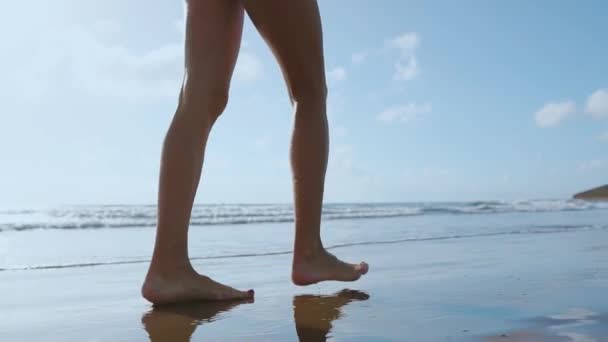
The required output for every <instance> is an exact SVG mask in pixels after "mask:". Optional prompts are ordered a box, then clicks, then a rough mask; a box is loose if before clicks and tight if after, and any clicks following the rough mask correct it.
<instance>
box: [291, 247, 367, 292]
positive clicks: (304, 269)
mask: <svg viewBox="0 0 608 342" xmlns="http://www.w3.org/2000/svg"><path fill="white" fill-rule="evenodd" d="M368 270H369V266H368V265H367V264H366V263H364V262H362V263H360V264H349V263H346V262H344V261H341V260H340V259H338V258H336V257H335V256H334V255H333V254H331V253H329V252H327V251H325V250H323V251H322V252H319V253H317V254H315V255H313V256H310V257H308V258H297V259H296V258H294V261H293V269H292V272H291V280H292V281H293V283H294V284H296V285H301V286H304V285H311V284H316V283H318V282H320V281H325V280H337V281H355V280H357V279H359V278H361V276H362V275H364V274H366V273H367V271H368Z"/></svg>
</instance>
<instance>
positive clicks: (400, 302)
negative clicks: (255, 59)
mask: <svg viewBox="0 0 608 342" xmlns="http://www.w3.org/2000/svg"><path fill="white" fill-rule="evenodd" d="M125 248H128V244H125ZM334 252H335V253H336V254H337V255H339V256H341V257H344V258H345V259H349V260H353V261H358V260H360V259H363V258H364V259H365V260H367V261H368V262H369V263H370V265H371V270H370V273H369V274H368V275H367V276H366V277H365V278H364V279H362V280H360V281H359V282H356V283H350V284H341V283H326V284H320V285H313V286H309V287H296V286H293V285H291V284H290V282H289V266H290V256H289V255H274V256H260V257H242V258H227V259H212V260H205V261H204V262H201V261H197V262H195V266H196V267H197V269H199V270H201V271H203V270H204V271H205V273H206V274H208V275H210V276H212V277H214V278H217V279H218V280H221V281H224V282H226V283H229V284H232V285H235V286H237V287H241V288H255V290H256V298H255V301H249V302H233V303H192V304H188V305H174V306H168V307H162V308H152V306H151V305H149V304H148V303H147V302H146V301H145V300H143V299H142V298H141V297H140V296H139V286H140V281H141V279H142V278H143V275H144V273H145V267H146V265H144V264H132V265H111V266H97V267H79V268H66V269H49V270H30V271H4V272H0V341H34V340H35V341H39V340H44V341H148V340H152V341H188V340H192V341H203V340H204V341H208V340H210V341H215V340H220V341H297V340H298V339H300V340H301V341H324V340H326V339H330V338H331V339H332V340H336V341H608V315H607V313H608V295H606V293H607V290H608V262H607V260H608V232H605V231H579V232H573V233H554V234H537V235H510V236H488V237H476V238H462V239H452V240H437V241H417V242H401V243H391V244H380V245H363V246H350V247H344V248H338V249H335V250H334Z"/></svg>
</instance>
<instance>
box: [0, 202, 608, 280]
mask: <svg viewBox="0 0 608 342" xmlns="http://www.w3.org/2000/svg"><path fill="white" fill-rule="evenodd" d="M324 210H325V219H324V221H323V238H324V243H325V245H326V246H328V247H330V248H344V247H347V246H351V245H367V244H372V245H373V244H390V243H399V242H403V241H424V240H446V239H448V240H450V239H463V238H473V237H479V236H494V235H496V236H507V235H514V234H528V235H532V234H545V233H559V232H566V231H588V230H608V206H607V205H605V204H599V203H589V202H582V201H571V200H564V201H561V200H551V201H549V200H547V201H522V202H467V203H426V204H425V203H409V204H339V205H328V206H326V208H325V209H324ZM153 211H154V207H152V206H96V207H70V208H63V209H47V210H12V211H2V212H0V227H4V228H2V229H4V230H2V231H0V271H2V270H19V269H40V268H62V267H81V266H94V265H104V264H122V263H146V262H148V261H149V258H150V255H151V252H152V246H153V240H154V228H153V226H152V225H153V224H152V223H151V222H153V221H154V220H155V216H154V214H153ZM205 215H207V216H205ZM291 215H292V213H291V208H290V207H289V206H286V205H230V206H227V205H226V206H222V205H218V206H198V207H197V208H196V209H195V217H194V218H193V221H196V220H200V219H201V217H203V216H205V217H207V218H206V219H208V220H216V221H218V220H224V221H222V222H224V223H222V224H218V223H217V222H216V224H208V225H199V224H196V223H195V224H194V225H192V226H191V229H190V256H191V257H192V258H193V259H194V260H197V259H200V260H205V259H216V258H233V257H242V256H251V257H255V256H264V255H274V254H289V253H290V250H291V247H292V244H293V241H292V239H293V224H292V223H291V222H288V221H289V220H290V217H291ZM235 218H238V219H239V220H246V221H247V220H248V221H247V222H251V223H247V224H242V223H239V224H234V223H226V222H232V221H233V220H234V219H235ZM91 220H95V222H97V223H96V224H92V221H91ZM140 220H144V221H145V222H143V223H142V224H144V226H137V222H139V221H140ZM264 220H266V221H268V220H275V221H277V222H263V223H259V222H258V221H264ZM283 221H287V222H283ZM120 222H123V223H122V224H123V225H122V226H121V223H120Z"/></svg>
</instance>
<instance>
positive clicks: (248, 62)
mask: <svg viewBox="0 0 608 342" xmlns="http://www.w3.org/2000/svg"><path fill="white" fill-rule="evenodd" d="M263 69H264V68H263V65H262V62H261V61H260V59H259V58H258V57H257V56H256V55H254V54H252V53H250V52H244V51H241V52H240V53H239V57H238V60H237V62H236V66H235V68H234V79H235V80H237V81H246V82H251V81H256V80H258V79H260V77H262V75H263V73H264V72H263V71H264V70H263Z"/></svg>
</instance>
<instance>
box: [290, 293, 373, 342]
mask: <svg viewBox="0 0 608 342" xmlns="http://www.w3.org/2000/svg"><path fill="white" fill-rule="evenodd" d="M368 298H369V295H368V294H367V293H365V292H360V291H356V290H342V291H340V292H338V293H336V294H334V295H331V296H314V295H301V296H295V297H294V298H293V313H294V320H295V323H296V331H297V333H298V337H299V338H300V341H302V342H304V341H306V342H309V341H310V342H316V341H325V340H327V337H328V334H329V332H330V331H331V328H332V322H333V321H335V320H336V319H339V318H340V317H342V310H341V309H342V307H343V306H345V305H346V304H348V303H350V302H352V301H361V300H367V299H368Z"/></svg>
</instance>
